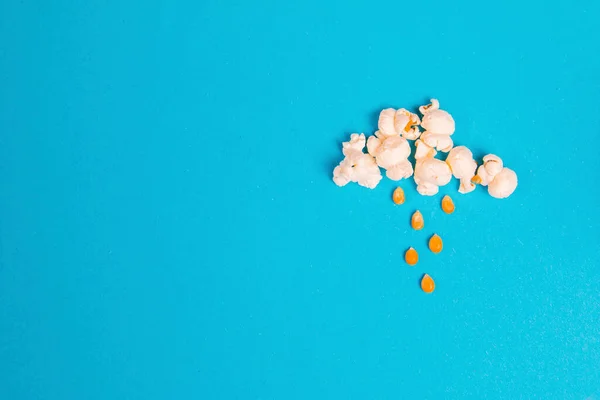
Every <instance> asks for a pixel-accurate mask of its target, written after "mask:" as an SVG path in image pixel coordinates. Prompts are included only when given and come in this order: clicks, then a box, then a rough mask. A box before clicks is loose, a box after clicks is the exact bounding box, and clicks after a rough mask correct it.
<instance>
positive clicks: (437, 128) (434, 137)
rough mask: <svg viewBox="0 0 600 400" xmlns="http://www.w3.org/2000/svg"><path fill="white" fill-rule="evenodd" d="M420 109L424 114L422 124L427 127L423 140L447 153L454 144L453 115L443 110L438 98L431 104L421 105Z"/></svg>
mask: <svg viewBox="0 0 600 400" xmlns="http://www.w3.org/2000/svg"><path fill="white" fill-rule="evenodd" d="M419 111H420V112H421V114H423V118H422V120H421V126H422V127H423V128H424V129H425V132H423V134H422V135H421V140H423V141H424V142H425V143H426V144H427V145H428V146H431V147H435V148H436V149H437V150H439V151H443V152H445V153H447V152H448V151H450V150H451V149H452V146H453V145H454V143H453V142H452V139H451V138H450V136H451V135H452V134H454V130H455V123H454V118H452V115H450V113H448V112H447V111H444V110H441V109H440V103H439V101H437V100H436V99H431V104H428V105H425V106H421V107H419Z"/></svg>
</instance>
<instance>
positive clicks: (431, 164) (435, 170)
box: [415, 139, 452, 196]
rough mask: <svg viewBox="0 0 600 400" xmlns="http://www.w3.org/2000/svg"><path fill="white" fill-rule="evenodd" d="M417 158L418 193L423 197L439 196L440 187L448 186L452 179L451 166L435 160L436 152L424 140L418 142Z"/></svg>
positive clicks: (416, 179)
mask: <svg viewBox="0 0 600 400" xmlns="http://www.w3.org/2000/svg"><path fill="white" fill-rule="evenodd" d="M416 145H417V151H416V153H415V158H416V159H417V162H416V165H415V182H416V184H417V191H418V192H419V193H420V194H422V195H423V196H433V195H434V194H437V193H438V191H439V187H440V186H444V185H447V184H448V182H450V179H451V178H452V171H450V166H449V165H448V164H446V163H445V162H444V161H442V160H438V159H437V158H434V156H435V154H436V152H435V150H434V149H433V148H431V147H429V146H428V145H427V144H426V143H424V142H423V141H422V140H420V139H419V140H417V142H416Z"/></svg>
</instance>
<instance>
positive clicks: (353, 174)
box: [333, 133, 381, 189]
mask: <svg viewBox="0 0 600 400" xmlns="http://www.w3.org/2000/svg"><path fill="white" fill-rule="evenodd" d="M365 143H366V139H365V135H364V134H363V133H361V134H360V135H359V134H357V133H353V134H352V135H350V141H348V142H344V143H343V144H342V152H343V153H344V156H345V158H344V159H343V160H342V162H340V164H339V165H338V166H337V167H335V169H334V170H333V181H334V182H335V184H336V185H338V186H345V185H347V184H348V183H349V182H356V183H358V184H359V185H361V186H364V187H367V188H369V189H373V188H375V187H376V186H377V185H378V184H379V181H380V180H381V171H380V170H379V167H378V166H377V163H376V162H375V158H373V157H372V156H371V155H369V154H365V153H363V149H364V147H365Z"/></svg>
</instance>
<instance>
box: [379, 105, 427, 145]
mask: <svg viewBox="0 0 600 400" xmlns="http://www.w3.org/2000/svg"><path fill="white" fill-rule="evenodd" d="M420 123H421V119H420V118H419V116H418V115H417V114H413V113H411V112H410V111H408V110H406V109H404V108H400V109H398V110H395V109H393V108H386V109H385V110H383V111H381V113H380V114H379V122H378V127H379V132H380V136H382V137H383V136H396V135H401V136H404V137H405V138H406V139H409V140H416V139H418V137H419V135H421V131H420V130H419V124H420Z"/></svg>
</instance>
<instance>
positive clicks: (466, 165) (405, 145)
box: [333, 99, 518, 212]
mask: <svg viewBox="0 0 600 400" xmlns="http://www.w3.org/2000/svg"><path fill="white" fill-rule="evenodd" d="M419 111H420V113H421V114H423V117H422V118H419V116H418V115H417V114H414V113H411V112H410V111H408V110H406V109H404V108H400V109H394V108H386V109H384V110H382V111H381V113H380V114H379V120H378V122H377V125H378V128H379V129H378V130H377V131H376V132H375V133H374V135H373V136H370V137H369V138H368V140H367V139H366V137H365V135H364V134H362V133H361V134H357V133H353V134H352V135H351V136H350V140H349V141H347V142H344V143H343V145H342V152H343V154H344V157H345V158H344V159H343V160H342V161H341V162H340V164H339V165H338V166H337V167H335V169H334V170H333V181H334V182H335V183H336V184H337V185H338V186H344V185H347V184H348V183H349V182H356V183H358V184H359V185H361V186H365V187H368V188H371V189H372V188H375V187H376V186H377V185H378V184H379V182H380V181H381V179H382V176H381V171H380V169H379V168H380V167H381V168H383V169H385V170H386V176H387V177H388V178H390V179H392V180H394V181H398V180H401V179H403V178H409V177H411V176H414V180H415V183H416V184H417V191H418V192H419V193H420V194H421V195H425V196H433V195H435V194H437V193H438V192H439V187H440V186H444V185H447V184H448V183H449V182H450V180H451V178H452V176H453V175H454V177H455V178H456V179H458V180H459V181H460V184H459V188H458V192H459V193H470V192H472V191H473V190H475V187H476V185H477V184H481V185H482V186H487V188H488V192H489V194H490V195H491V196H493V197H497V198H505V197H508V196H510V195H511V194H512V193H513V192H514V191H515V189H516V187H517V184H518V180H517V174H516V173H515V172H514V171H513V170H511V169H509V168H505V167H504V165H503V163H502V160H501V159H500V158H499V157H498V156H495V155H493V154H488V155H487V156H485V157H484V159H483V160H484V164H483V165H482V166H480V167H479V168H477V162H476V161H475V160H474V159H473V153H472V152H471V150H469V149H468V148H467V147H465V146H457V147H454V142H453V141H452V138H451V136H452V135H453V134H454V131H455V127H456V126H455V122H454V119H453V118H452V115H451V114H450V113H448V112H447V111H445V110H442V109H440V103H439V101H438V100H437V99H431V103H430V104H427V105H424V106H421V107H419ZM420 126H422V127H423V129H425V131H424V132H423V133H421V131H420ZM408 140H415V145H416V151H415V160H416V162H415V165H414V168H413V165H412V164H411V162H410V161H408V158H409V156H410V154H411V146H410V145H409V142H408ZM365 147H366V148H367V151H366V153H365ZM438 151H441V152H444V153H448V156H447V157H446V160H445V161H442V160H439V159H437V158H436V155H437V153H438ZM400 190H401V189H400ZM393 199H394V201H395V202H396V203H397V204H401V203H402V202H403V199H402V198H401V192H400V191H398V189H397V192H395V193H394V196H393ZM442 208H443V209H444V211H446V212H452V211H450V210H451V209H452V210H453V209H454V206H453V202H452V200H451V199H450V198H449V197H448V198H447V199H446V198H445V199H444V200H443V201H442Z"/></svg>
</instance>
